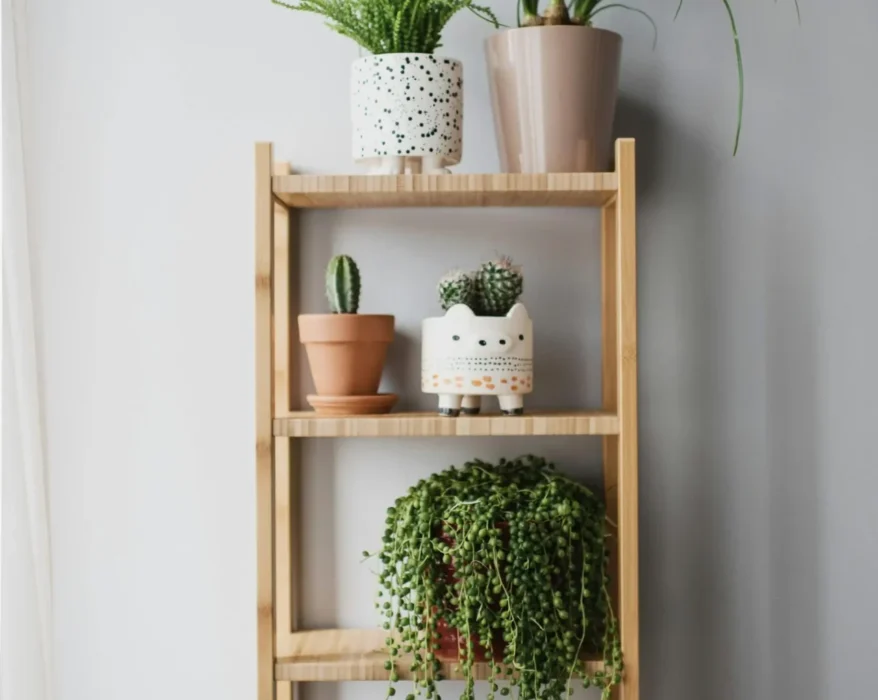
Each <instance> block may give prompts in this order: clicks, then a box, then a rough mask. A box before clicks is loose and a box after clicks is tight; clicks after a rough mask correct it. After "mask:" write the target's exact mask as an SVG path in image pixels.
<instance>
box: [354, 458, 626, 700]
mask: <svg viewBox="0 0 878 700" xmlns="http://www.w3.org/2000/svg"><path fill="white" fill-rule="evenodd" d="M606 538H607V530H606V517H605V512H604V504H603V502H602V501H601V500H600V499H598V498H596V497H595V495H594V494H593V493H592V492H591V491H589V490H588V489H587V488H585V487H584V486H582V485H581V484H578V483H576V482H575V481H572V480H571V479H569V478H567V477H565V476H563V475H561V474H559V473H557V472H556V471H555V470H554V465H552V464H551V463H549V462H547V461H546V460H545V459H542V458H540V457H533V456H526V457H521V458H518V459H515V460H511V461H506V460H500V462H499V464H497V465H491V464H488V463H486V462H482V461H478V460H476V461H472V462H467V463H466V464H465V465H464V467H463V468H462V469H457V468H455V467H453V466H452V467H450V468H449V469H447V470H445V471H443V472H441V473H439V474H434V475H432V476H430V477H429V478H427V479H423V480H421V481H419V482H418V484H417V485H416V486H413V487H412V488H410V489H409V491H408V493H407V494H406V495H405V496H403V497H402V498H400V499H398V500H397V501H396V503H395V504H394V505H393V506H392V507H391V508H389V509H388V511H387V519H386V529H385V532H384V538H383V547H382V548H381V550H380V552H377V553H376V554H375V555H374V556H377V557H378V558H379V559H380V561H381V564H382V568H381V572H380V574H379V580H380V584H381V586H380V590H379V593H378V599H377V602H376V603H375V606H376V608H378V609H379V611H380V613H381V615H382V616H383V618H384V621H383V627H384V629H385V630H387V638H386V640H385V641H386V644H387V649H388V653H389V658H388V660H387V662H386V663H385V668H386V669H387V670H388V671H390V681H391V682H390V686H389V688H388V694H387V696H388V697H391V696H393V695H395V694H396V687H395V685H396V683H397V681H399V675H400V673H399V672H400V670H402V669H404V670H405V671H406V672H409V673H410V674H411V677H412V686H411V690H410V691H409V692H408V694H407V696H406V700H415V698H416V697H421V696H423V697H426V698H427V699H428V700H441V698H440V696H439V694H438V690H437V685H436V683H437V681H439V680H441V668H442V666H441V663H440V660H439V658H438V654H439V652H440V642H441V641H442V640H443V637H442V635H440V633H439V628H440V627H442V626H443V625H447V626H449V627H452V628H456V630H457V631H458V637H457V639H458V643H459V647H458V649H457V650H456V651H457V655H458V661H457V662H458V665H459V668H460V671H461V674H462V676H463V678H464V680H465V689H464V692H463V694H462V695H461V700H474V698H475V692H474V688H475V686H474V683H475V679H474V664H475V663H476V662H477V658H478V655H479V652H480V651H481V652H482V653H483V654H484V657H486V658H487V664H488V667H489V674H488V675H489V677H488V683H489V686H488V694H487V700H494V698H495V695H496V694H497V693H498V692H499V694H500V695H502V696H507V695H509V694H510V692H515V693H517V697H518V698H519V700H537V699H538V698H539V700H561V698H566V697H567V696H568V695H570V694H572V692H573V683H574V682H581V683H582V684H583V685H584V686H585V687H589V686H596V687H598V688H600V689H602V698H603V699H604V700H607V699H608V698H609V696H610V689H611V687H612V686H613V685H614V684H616V683H618V682H619V681H620V679H621V673H622V669H623V664H622V652H621V647H620V643H619V634H618V626H617V622H616V619H615V616H614V615H613V611H612V607H611V604H610V598H609V594H608V588H607V587H608V583H609V582H608V573H607V548H606ZM364 556H366V557H369V556H373V555H370V554H369V553H368V552H364ZM441 651H446V652H447V650H445V649H442V650H441ZM451 651H452V652H454V651H455V650H451ZM586 652H590V653H591V654H595V653H597V654H599V655H600V656H601V657H602V659H603V662H604V664H603V670H599V671H595V672H593V673H589V672H588V670H587V669H586V666H585V664H584V662H583V661H582V658H583V655H584V653H586ZM501 659H502V664H501ZM577 677H578V678H577Z"/></svg>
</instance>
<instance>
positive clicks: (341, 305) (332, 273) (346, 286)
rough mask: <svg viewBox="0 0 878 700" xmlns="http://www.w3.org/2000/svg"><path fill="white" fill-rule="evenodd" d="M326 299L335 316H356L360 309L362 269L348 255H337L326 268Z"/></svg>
mask: <svg viewBox="0 0 878 700" xmlns="http://www.w3.org/2000/svg"><path fill="white" fill-rule="evenodd" d="M326 298H327V299H328V300H329V309H330V311H332V313H334V314H355V313H357V309H359V308H360V268H358V267H357V263H355V262H354V259H353V258H351V257H350V256H348V255H336V256H335V257H334V258H333V259H332V260H330V261H329V265H327V266H326Z"/></svg>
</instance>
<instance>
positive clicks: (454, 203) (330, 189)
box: [272, 173, 618, 208]
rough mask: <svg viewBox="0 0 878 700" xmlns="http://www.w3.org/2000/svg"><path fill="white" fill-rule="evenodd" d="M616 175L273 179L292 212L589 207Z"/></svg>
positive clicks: (604, 198) (609, 192)
mask: <svg viewBox="0 0 878 700" xmlns="http://www.w3.org/2000/svg"><path fill="white" fill-rule="evenodd" d="M617 182H618V178H617V176H616V173H542V174H533V175H530V174H512V173H496V174H489V175H456V174H455V175H275V176H274V177H273V178H272V187H273V189H274V194H275V196H277V197H278V199H280V200H281V201H282V202H283V203H284V204H286V205H287V206H290V207H297V208H366V207H371V208H379V207H499V206H504V207H539V206H542V207H593V206H601V205H603V204H605V203H607V202H608V201H609V200H610V199H611V198H612V197H613V196H614V195H615V194H616V189H617Z"/></svg>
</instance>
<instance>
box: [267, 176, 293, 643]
mask: <svg viewBox="0 0 878 700" xmlns="http://www.w3.org/2000/svg"><path fill="white" fill-rule="evenodd" d="M287 172H289V165H288V164H286V163H276V164H275V166H274V173H275V175H277V174H284V173H287ZM273 216H274V275H273V284H272V298H273V303H274V328H273V336H274V415H285V414H287V413H289V412H290V408H291V400H290V397H291V393H292V386H291V385H292V374H293V368H294V367H295V366H296V365H295V352H296V347H295V345H293V343H292V342H291V337H290V331H291V326H292V325H293V323H292V320H291V315H292V312H293V310H292V307H291V288H292V277H291V269H290V256H291V253H292V251H291V228H290V219H291V216H295V215H294V214H293V215H291V213H290V210H289V209H287V207H286V206H284V205H283V204H280V203H277V202H275V204H274V214H273ZM292 442H293V441H291V440H275V444H274V465H275V474H274V599H275V608H274V616H275V643H274V644H275V654H276V655H283V654H284V653H286V648H287V639H288V638H289V635H290V634H291V633H292V631H293V629H294V620H295V611H294V608H295V600H296V595H295V589H296V582H297V579H296V573H297V572H296V571H294V569H295V567H294V552H295V551H297V549H298V547H297V546H296V545H295V543H294V542H293V534H294V528H293V519H294V518H293V515H294V513H295V512H296V505H297V501H296V499H295V496H294V494H293V482H294V481H295V479H294V475H295V474H296V473H297V470H298V463H297V461H296V459H295V454H297V453H298V449H297V448H298V446H297V445H293V444H292ZM295 532H296V533H297V532H298V529H296V530H295Z"/></svg>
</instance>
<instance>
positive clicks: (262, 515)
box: [255, 143, 275, 700]
mask: <svg viewBox="0 0 878 700" xmlns="http://www.w3.org/2000/svg"><path fill="white" fill-rule="evenodd" d="M271 159H272V149H271V144H268V143H259V144H257V145H256V256H255V258H256V290H255V291H256V352H255V354H256V577H257V578H256V640H257V649H256V671H257V692H256V697H257V700H274V691H275V684H274V669H273V665H274V551H273V544H274V541H273V540H274V532H273V530H274V520H273V517H272V515H273V501H274V493H273V487H274V484H273V481H274V465H273V459H274V454H273V447H274V444H273V443H274V438H273V436H272V412H273V408H274V348H273V345H272V322H273V318H272V316H273V308H272V305H273V299H272V274H273V264H272V260H273V255H274V250H273V245H274V242H273V216H274V198H273V197H272V193H271V176H272V165H271Z"/></svg>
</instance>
